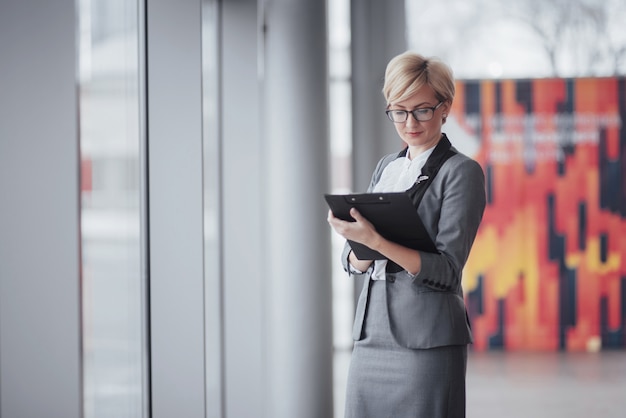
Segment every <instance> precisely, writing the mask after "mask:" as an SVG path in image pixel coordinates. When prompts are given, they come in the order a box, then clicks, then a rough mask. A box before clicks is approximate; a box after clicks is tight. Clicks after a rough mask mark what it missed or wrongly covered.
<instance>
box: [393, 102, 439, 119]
mask: <svg viewBox="0 0 626 418" xmlns="http://www.w3.org/2000/svg"><path fill="white" fill-rule="evenodd" d="M442 104H443V102H439V104H438V105H437V106H433V107H419V108H417V109H413V110H387V111H385V113H386V114H387V117H389V120H391V121H392V122H393V123H404V122H406V121H407V119H408V118H409V113H410V114H411V115H413V117H414V118H415V120H417V121H420V122H426V121H429V120H431V119H432V118H433V116H434V115H435V110H437V108H438V107H439V106H441V105H442Z"/></svg>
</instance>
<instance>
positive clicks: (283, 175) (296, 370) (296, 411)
mask: <svg viewBox="0 0 626 418" xmlns="http://www.w3.org/2000/svg"><path fill="white" fill-rule="evenodd" d="M264 13H265V22H264V23H265V27H264V30H265V42H264V55H263V57H264V59H265V63H264V66H263V68H264V77H263V79H264V80H265V84H264V87H265V90H264V92H263V95H264V96H263V97H264V100H263V104H264V107H265V119H264V121H265V130H264V132H265V137H264V141H265V146H264V147H263V162H264V166H265V169H266V172H267V175H266V178H265V180H266V182H265V186H264V188H263V190H264V195H263V198H264V199H265V202H266V205H265V206H266V208H267V209H266V213H265V216H266V219H267V222H266V225H265V231H264V236H265V237H266V240H265V244H266V248H265V251H266V257H265V259H266V261H267V265H266V266H265V267H266V271H267V277H266V280H267V282H266V286H267V292H268V293H267V294H268V298H267V330H268V332H267V341H268V344H267V350H268V352H267V357H268V360H269V361H268V365H267V374H268V376H269V380H268V383H267V390H268V400H269V405H268V409H267V410H268V414H267V417H272V418H292V417H299V418H306V417H310V418H318V417H331V416H332V413H333V412H332V411H333V408H332V312H331V306H332V304H331V269H330V260H331V258H330V256H331V254H330V238H329V237H330V233H329V227H328V224H327V223H326V211H327V209H326V206H325V203H324V199H323V193H324V192H327V191H328V187H329V186H328V185H329V181H328V171H329V163H328V154H329V151H328V150H329V147H328V114H327V113H328V106H327V104H328V103H327V102H328V94H327V89H328V87H327V73H328V71H327V39H326V2H324V1H319V0H300V1H288V0H280V1H271V2H268V3H267V6H266V9H265V10H264Z"/></svg>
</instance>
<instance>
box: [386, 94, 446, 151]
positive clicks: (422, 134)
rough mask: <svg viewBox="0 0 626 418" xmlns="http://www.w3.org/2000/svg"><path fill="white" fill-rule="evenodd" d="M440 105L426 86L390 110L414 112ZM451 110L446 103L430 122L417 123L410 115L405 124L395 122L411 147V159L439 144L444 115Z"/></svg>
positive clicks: (437, 110)
mask: <svg viewBox="0 0 626 418" xmlns="http://www.w3.org/2000/svg"><path fill="white" fill-rule="evenodd" d="M438 104H439V100H437V98H436V96H435V91H434V90H433V89H432V88H431V87H430V86H424V87H422V88H421V89H420V90H418V91H417V93H415V94H414V95H413V96H411V97H409V98H408V99H406V100H404V101H402V102H397V103H391V105H390V106H389V109H390V110H407V111H412V110H415V109H420V108H433V107H435V106H437V105H438ZM449 109H450V106H449V104H448V103H447V102H445V103H442V104H441V105H440V106H439V107H438V108H437V109H435V110H434V112H433V117H432V119H430V120H428V121H417V120H416V119H415V118H414V117H413V115H411V114H409V116H408V118H407V120H406V121H405V122H400V123H395V122H394V125H395V127H396V131H398V135H400V138H402V140H403V141H404V142H405V143H406V144H407V145H408V146H409V149H410V151H411V158H413V156H415V155H417V154H420V153H422V152H423V151H426V150H428V149H430V148H432V147H433V146H435V145H436V144H437V142H439V139H440V138H441V125H443V119H444V117H443V115H447V114H448V111H449Z"/></svg>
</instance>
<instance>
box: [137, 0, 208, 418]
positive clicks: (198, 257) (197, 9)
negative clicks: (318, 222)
mask: <svg viewBox="0 0 626 418" xmlns="http://www.w3.org/2000/svg"><path fill="white" fill-rule="evenodd" d="M146 10H147V15H146V26H147V69H148V74H147V79H148V85H147V93H148V96H147V97H148V106H147V111H148V150H149V154H148V166H149V199H148V200H149V232H150V233H149V236H150V319H151V324H150V330H151V334H150V335H151V352H152V356H151V383H152V387H151V389H152V393H151V401H152V417H154V418H171V417H185V418H204V417H205V416H206V408H207V405H206V403H205V395H206V390H205V372H209V371H206V370H205V335H204V333H205V318H204V309H205V307H204V251H203V250H204V236H203V225H204V224H203V201H202V188H203V185H202V181H203V177H202V174H203V159H202V157H203V155H202V107H201V105H202V59H201V57H202V49H201V40H202V30H201V29H202V27H201V0H179V1H172V0H149V1H148V2H147V5H146ZM210 372H212V373H214V372H215V371H210Z"/></svg>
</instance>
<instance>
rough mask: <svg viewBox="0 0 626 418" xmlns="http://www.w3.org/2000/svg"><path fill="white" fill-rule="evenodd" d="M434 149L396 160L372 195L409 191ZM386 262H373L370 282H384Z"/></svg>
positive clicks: (387, 167)
mask: <svg viewBox="0 0 626 418" xmlns="http://www.w3.org/2000/svg"><path fill="white" fill-rule="evenodd" d="M434 149H435V147H432V148H430V149H428V150H426V151H424V152H422V153H421V154H419V155H417V156H415V158H413V159H412V160H411V159H409V158H408V157H409V151H407V156H406V157H400V158H396V159H395V160H393V161H392V162H390V163H389V164H388V165H387V166H386V167H385V169H384V170H383V173H382V175H381V176H380V180H379V181H378V183H376V185H375V186H374V190H373V192H374V193H382V192H384V193H391V192H403V191H405V190H408V189H410V188H411V187H412V186H413V184H414V183H415V181H416V180H417V178H418V177H419V176H420V174H422V167H424V164H426V160H428V157H430V154H432V152H433V150H434ZM386 266H387V260H375V261H374V272H373V273H372V280H385V267H386Z"/></svg>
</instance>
